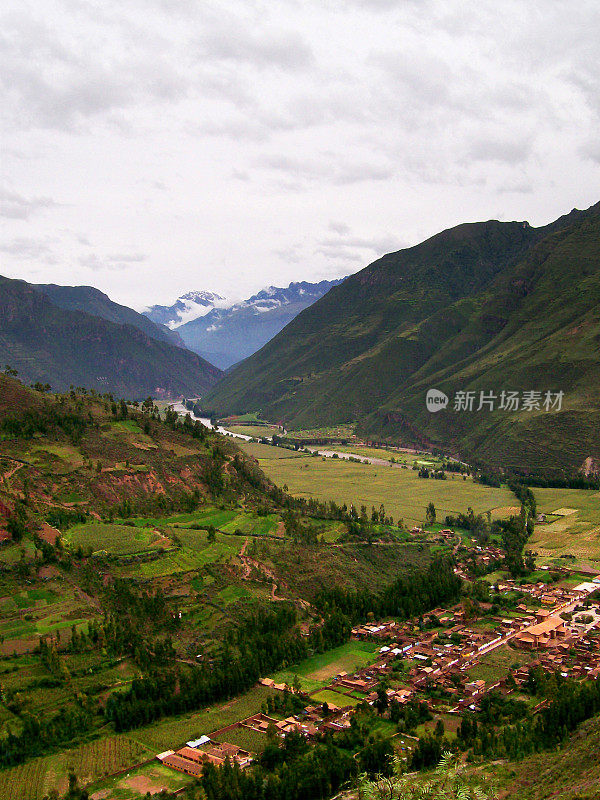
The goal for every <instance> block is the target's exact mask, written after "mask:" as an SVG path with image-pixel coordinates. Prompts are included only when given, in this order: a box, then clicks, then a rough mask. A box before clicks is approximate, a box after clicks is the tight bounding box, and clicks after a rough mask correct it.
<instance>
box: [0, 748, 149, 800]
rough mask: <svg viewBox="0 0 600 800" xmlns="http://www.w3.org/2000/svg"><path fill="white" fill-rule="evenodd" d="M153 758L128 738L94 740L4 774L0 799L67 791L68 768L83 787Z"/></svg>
mask: <svg viewBox="0 0 600 800" xmlns="http://www.w3.org/2000/svg"><path fill="white" fill-rule="evenodd" d="M153 755H154V753H153V752H152V751H150V750H149V749H148V748H146V747H144V746H143V745H141V744H140V743H139V742H137V741H135V740H134V739H132V738H131V737H129V736H109V737H106V738H104V739H98V740H96V741H93V742H90V743H89V744H83V745H81V746H80V747H76V748H73V749H71V750H66V751H64V752H62V753H56V754H53V755H51V756H45V757H43V758H36V759H34V760H33V761H27V762H26V763H25V764H20V765H19V766H17V767H12V768H11V769H8V770H6V771H4V772H3V773H2V781H1V782H0V800H40V798H41V797H43V796H44V795H45V794H48V793H49V792H51V791H52V790H53V789H55V790H58V792H59V793H60V795H61V796H62V794H63V793H64V792H65V790H66V789H67V780H68V773H69V769H71V768H72V769H73V770H74V771H75V774H76V775H77V776H78V777H79V779H80V781H81V784H82V785H83V784H85V783H87V782H88V781H93V780H98V779H99V778H102V777H103V776H105V775H109V774H111V773H113V772H117V771H118V770H121V769H124V768H126V767H128V766H130V765H131V766H133V765H135V764H137V763H139V762H141V761H145V760H146V759H148V758H152V756H153ZM111 796H114V795H111ZM126 796H127V797H130V796H131V795H126Z"/></svg>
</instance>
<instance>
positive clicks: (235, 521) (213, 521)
mask: <svg viewBox="0 0 600 800" xmlns="http://www.w3.org/2000/svg"><path fill="white" fill-rule="evenodd" d="M131 522H133V524H134V525H135V527H137V528H147V527H149V526H150V527H160V528H163V527H164V526H165V525H173V526H176V527H178V528H179V527H184V528H189V527H193V526H195V525H199V526H201V527H203V528H207V527H208V526H209V525H212V526H213V527H215V528H217V530H220V531H223V532H224V533H236V532H238V531H239V532H240V533H243V534H244V535H250V534H252V535H254V536H269V535H272V534H274V533H275V532H276V531H277V526H278V524H279V522H280V517H279V515H278V514H269V515H267V516H264V517H263V516H258V514H256V513H255V512H253V511H241V510H240V509H237V508H233V509H231V508H215V507H213V506H211V507H209V508H202V509H200V510H199V511H190V512H187V513H182V514H172V515H171V516H169V517H138V518H136V519H133V520H131Z"/></svg>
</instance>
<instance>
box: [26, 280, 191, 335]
mask: <svg viewBox="0 0 600 800" xmlns="http://www.w3.org/2000/svg"><path fill="white" fill-rule="evenodd" d="M32 285H33V288H34V289H36V290H37V291H39V292H42V293H43V294H45V295H46V296H47V297H49V298H50V300H51V302H52V303H54V305H55V306H58V307H59V308H65V309H67V310H69V311H84V312H85V313H86V314H93V315H94V316H95V317H101V318H102V319H105V320H108V322H117V323H119V324H120V325H133V326H134V328H139V329H140V330H141V331H143V332H144V333H145V334H146V335H147V336H150V337H151V338H152V339H158V340H159V341H160V342H169V343H170V344H174V345H177V346H178V347H185V344H184V342H183V340H182V338H181V337H180V336H179V334H178V333H176V331H172V330H169V328H167V327H166V325H158V324H156V323H155V322H152V320H150V319H148V317H146V316H144V314H139V313H138V312H137V311H134V310H133V309H132V308H128V306H122V305H120V304H119V303H115V302H114V301H113V300H111V299H110V297H108V295H106V294H104V292H101V291H100V290H99V289H95V288H94V287H93V286H58V285H57V284H55V283H39V284H32Z"/></svg>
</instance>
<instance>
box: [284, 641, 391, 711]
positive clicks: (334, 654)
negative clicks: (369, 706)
mask: <svg viewBox="0 0 600 800" xmlns="http://www.w3.org/2000/svg"><path fill="white" fill-rule="evenodd" d="M378 650H379V645H377V644H373V643H371V642H355V641H351V642H346V644H343V645H341V646H340V647H336V648H334V649H333V650H328V651H327V652H326V653H316V654H315V655H314V656H311V657H310V658H307V659H306V660H305V661H302V662H301V663H300V664H298V666H296V667H294V668H293V669H290V670H282V671H281V672H278V673H276V674H275V675H273V676H272V677H273V679H274V680H275V682H276V683H289V684H290V686H291V685H292V683H293V681H294V676H295V675H297V676H298V678H299V679H300V683H301V685H302V688H303V689H304V690H306V691H312V690H313V689H319V688H321V687H323V686H327V685H328V684H329V683H331V679H332V678H333V677H335V676H336V675H338V674H339V673H340V672H348V673H352V672H355V671H356V670H357V669H359V668H360V667H364V666H365V664H370V663H372V662H373V661H375V654H376V653H377V652H378ZM338 705H339V703H338Z"/></svg>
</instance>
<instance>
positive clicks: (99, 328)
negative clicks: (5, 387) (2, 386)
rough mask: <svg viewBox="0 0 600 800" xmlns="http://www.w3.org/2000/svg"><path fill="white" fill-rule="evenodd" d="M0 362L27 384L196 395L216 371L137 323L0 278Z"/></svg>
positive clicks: (125, 393)
mask: <svg viewBox="0 0 600 800" xmlns="http://www.w3.org/2000/svg"><path fill="white" fill-rule="evenodd" d="M0 362H1V363H2V364H10V365H11V366H12V367H13V368H14V369H16V370H18V372H19V375H20V376H21V377H22V378H23V380H24V381H26V382H28V383H29V382H41V383H49V384H50V385H51V386H52V387H53V388H55V389H57V390H59V391H63V390H64V389H68V388H69V386H71V385H76V386H85V387H87V388H91V389H96V390H97V391H99V392H112V393H114V394H117V395H120V396H126V397H138V398H141V397H147V396H148V395H153V396H165V397H177V396H181V395H186V394H187V395H190V394H191V395H194V394H198V393H200V392H203V391H205V390H206V389H207V388H208V387H209V386H210V385H212V384H213V383H214V382H215V381H216V380H217V378H218V376H219V374H220V370H218V369H217V368H216V367H213V366H212V365H211V364H209V363H208V362H206V361H204V360H203V359H202V358H200V357H199V356H197V355H196V354H195V353H191V352H189V351H187V350H184V349H182V348H181V347H176V346H173V345H171V344H169V343H168V342H164V341H158V340H157V339H155V338H151V337H150V336H148V335H146V334H145V333H143V332H142V331H141V330H139V328H137V327H132V326H130V325H122V324H117V323H114V322H108V321H106V320H104V319H100V318H99V317H96V316H92V315H91V314H87V313H83V312H81V311H71V310H67V309H64V308H59V307H58V306H56V305H54V304H53V303H52V302H51V301H50V300H49V299H48V297H47V296H46V295H44V294H42V293H40V292H38V291H36V290H35V289H34V288H33V287H31V286H30V285H29V284H27V283H25V282H24V281H16V280H10V279H8V278H2V277H0Z"/></svg>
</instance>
